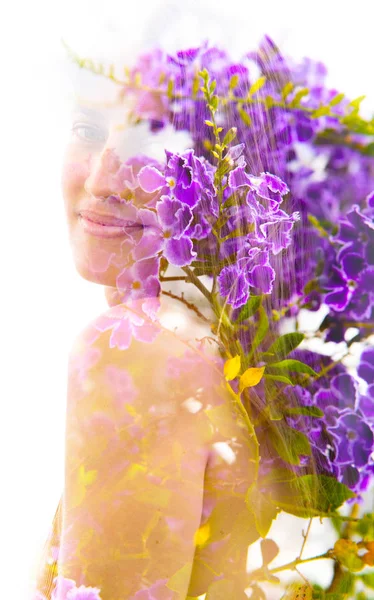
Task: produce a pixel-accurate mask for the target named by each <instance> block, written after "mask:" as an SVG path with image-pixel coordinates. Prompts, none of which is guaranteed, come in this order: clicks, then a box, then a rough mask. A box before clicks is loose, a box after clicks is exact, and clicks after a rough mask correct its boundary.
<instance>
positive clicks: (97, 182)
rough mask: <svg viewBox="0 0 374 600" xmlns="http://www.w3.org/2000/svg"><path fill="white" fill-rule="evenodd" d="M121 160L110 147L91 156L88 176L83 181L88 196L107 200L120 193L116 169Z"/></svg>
mask: <svg viewBox="0 0 374 600" xmlns="http://www.w3.org/2000/svg"><path fill="white" fill-rule="evenodd" d="M120 166H121V160H120V158H119V156H118V154H117V152H116V150H115V149H114V148H112V147H107V146H106V147H105V148H104V149H103V150H102V151H101V152H100V153H98V154H96V155H95V154H92V155H91V156H90V160H89V175H88V177H87V179H86V181H85V185H84V187H85V190H86V192H87V193H88V194H89V195H92V196H96V197H104V198H107V197H108V196H110V195H111V194H115V193H120V191H121V190H119V189H118V181H117V179H118V177H116V174H117V173H118V169H119V167H120Z"/></svg>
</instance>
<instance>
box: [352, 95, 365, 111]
mask: <svg viewBox="0 0 374 600" xmlns="http://www.w3.org/2000/svg"><path fill="white" fill-rule="evenodd" d="M365 98H366V96H359V97H358V98H355V99H354V100H352V101H351V102H350V103H349V105H348V106H352V107H353V108H354V112H355V111H357V112H358V111H359V110H360V105H361V102H362V101H363V100H365Z"/></svg>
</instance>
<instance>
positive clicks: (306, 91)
mask: <svg viewBox="0 0 374 600" xmlns="http://www.w3.org/2000/svg"><path fill="white" fill-rule="evenodd" d="M308 94H309V89H308V88H303V89H301V90H299V91H298V92H296V94H295V96H294V97H293V99H292V102H291V107H292V108H297V107H298V106H300V101H301V100H302V99H303V98H304V96H308Z"/></svg>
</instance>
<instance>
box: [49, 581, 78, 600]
mask: <svg viewBox="0 0 374 600" xmlns="http://www.w3.org/2000/svg"><path fill="white" fill-rule="evenodd" d="M53 584H54V589H53V590H52V600H66V598H67V594H68V592H69V591H70V590H71V589H73V588H75V581H74V579H68V578H67V577H63V575H57V577H55V578H54V580H53Z"/></svg>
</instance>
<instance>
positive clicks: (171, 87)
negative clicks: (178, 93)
mask: <svg viewBox="0 0 374 600" xmlns="http://www.w3.org/2000/svg"><path fill="white" fill-rule="evenodd" d="M167 95H168V98H169V100H172V98H173V95H174V81H173V79H169V81H168V88H167Z"/></svg>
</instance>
